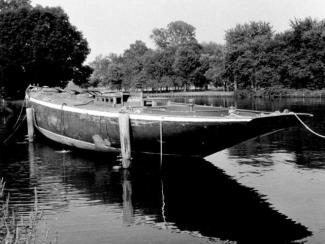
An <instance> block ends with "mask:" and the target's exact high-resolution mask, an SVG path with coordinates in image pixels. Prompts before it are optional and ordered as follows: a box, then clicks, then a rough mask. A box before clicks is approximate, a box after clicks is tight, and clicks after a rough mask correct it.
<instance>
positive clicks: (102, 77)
mask: <svg viewBox="0 0 325 244" xmlns="http://www.w3.org/2000/svg"><path fill="white" fill-rule="evenodd" d="M151 37H152V39H153V40H154V41H155V43H156V45H157V47H158V48H157V49H156V50H152V49H149V48H148V47H147V46H146V44H145V43H144V42H142V41H136V42H135V43H133V44H131V45H130V47H129V48H128V49H127V50H125V51H124V53H123V54H122V55H121V56H116V55H109V56H106V57H103V56H98V57H96V59H95V60H94V61H93V62H92V63H91V64H90V66H91V67H92V68H93V69H94V72H93V74H92V76H91V78H90V82H91V83H92V84H98V85H102V86H108V87H111V88H118V86H116V83H117V82H116V80H118V81H119V82H118V84H120V87H122V88H125V89H135V88H141V89H145V88H151V89H165V90H166V89H167V90H168V89H169V88H173V89H180V88H183V89H186V88H187V87H189V86H190V85H194V86H196V87H203V86H205V85H206V84H207V83H208V82H209V78H207V77H208V76H206V75H205V73H206V71H207V70H208V69H209V68H210V66H209V64H208V63H207V62H206V59H204V57H203V53H202V46H201V45H199V44H198V43H197V41H196V39H195V28H194V27H193V26H191V25H189V24H187V23H185V22H183V21H176V22H172V23H170V24H169V25H168V26H167V28H166V29H164V28H161V29H154V30H153V34H152V36H151ZM113 56H114V57H115V58H112V57H113ZM109 77H118V79H110V78H109Z"/></svg>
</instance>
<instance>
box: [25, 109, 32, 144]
mask: <svg viewBox="0 0 325 244" xmlns="http://www.w3.org/2000/svg"><path fill="white" fill-rule="evenodd" d="M33 112H34V111H33V109H32V108H26V118H27V132H28V141H29V142H33V141H34V124H33Z"/></svg>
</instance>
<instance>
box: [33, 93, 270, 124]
mask: <svg viewBox="0 0 325 244" xmlns="http://www.w3.org/2000/svg"><path fill="white" fill-rule="evenodd" d="M29 96H30V97H32V98H34V99H37V100H40V101H43V102H48V103H52V104H56V105H60V106H68V107H75V108H80V109H84V110H90V111H101V112H113V113H114V112H116V113H118V112H121V111H126V112H129V113H130V114H147V115H148V114H152V115H161V116H173V117H175V116H176V117H178V116H179V117H184V116H185V117H187V116H188V117H214V118H215V117H222V118H227V117H231V118H256V117H261V116H266V115H268V114H270V113H267V112H257V111H250V110H238V109H233V108H230V109H228V108H224V107H213V106H203V105H195V104H191V103H174V102H168V104H167V105H164V106H153V107H150V106H148V107H147V106H140V104H137V103H134V102H126V103H124V104H123V106H122V105H121V104H116V105H113V104H107V103H98V102H96V99H95V98H94V97H93V95H92V94H89V93H82V94H78V95H75V94H71V93H68V92H58V90H56V89H52V88H49V89H44V88H43V89H41V90H39V89H37V90H36V91H35V92H34V91H33V90H30V92H29ZM153 99H156V98H153Z"/></svg>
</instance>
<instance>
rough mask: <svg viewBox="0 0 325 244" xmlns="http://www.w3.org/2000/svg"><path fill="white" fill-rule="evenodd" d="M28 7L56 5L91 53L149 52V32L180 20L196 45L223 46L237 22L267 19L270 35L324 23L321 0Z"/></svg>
mask: <svg viewBox="0 0 325 244" xmlns="http://www.w3.org/2000/svg"><path fill="white" fill-rule="evenodd" d="M32 4H33V5H35V4H40V5H42V6H50V7H54V6H60V7H62V8H63V9H64V11H65V12H66V13H67V14H68V16H69V17H70V22H71V24H73V25H74V26H76V27H77V29H78V30H79V31H81V32H82V33H83V35H84V37H85V38H86V39H87V41H88V43H89V47H90V49H91V53H90V54H89V56H88V58H87V60H86V62H91V61H93V60H94V58H95V57H96V56H98V55H108V54H110V53H115V54H122V53H123V51H124V50H126V49H128V48H129V46H130V44H132V43H134V42H135V41H136V40H142V41H144V42H145V43H146V44H147V46H148V47H151V48H154V47H155V46H154V43H153V42H152V40H151V39H150V35H151V33H152V30H153V29H154V28H166V26H167V24H168V23H170V22H172V21H177V20H182V21H185V22H186V23H188V24H191V25H192V26H194V27H195V28H196V38H197V40H198V41H199V42H200V43H201V42H211V41H212V42H216V43H220V44H223V43H224V37H225V31H226V30H228V29H230V28H233V27H235V26H236V24H244V23H248V22H250V21H266V22H269V23H270V24H271V25H272V26H273V30H274V31H275V32H282V31H284V30H287V29H289V28H290V20H294V19H295V18H298V19H302V18H305V17H312V18H314V19H317V20H322V19H325V0H32Z"/></svg>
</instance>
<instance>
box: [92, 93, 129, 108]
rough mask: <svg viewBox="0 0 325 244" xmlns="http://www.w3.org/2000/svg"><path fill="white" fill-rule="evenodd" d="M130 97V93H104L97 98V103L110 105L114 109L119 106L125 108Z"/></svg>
mask: <svg viewBox="0 0 325 244" xmlns="http://www.w3.org/2000/svg"><path fill="white" fill-rule="evenodd" d="M129 97H130V94H129V93H125V92H119V93H104V94H100V95H96V96H95V101H96V103H97V104H109V105H112V106H113V107H115V106H117V105H121V106H124V104H125V103H126V102H127V100H128V98H129Z"/></svg>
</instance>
